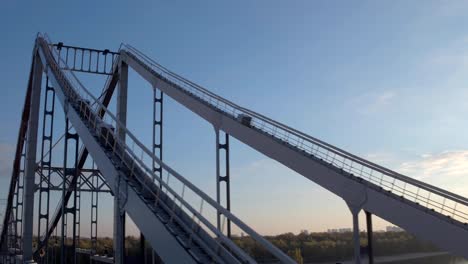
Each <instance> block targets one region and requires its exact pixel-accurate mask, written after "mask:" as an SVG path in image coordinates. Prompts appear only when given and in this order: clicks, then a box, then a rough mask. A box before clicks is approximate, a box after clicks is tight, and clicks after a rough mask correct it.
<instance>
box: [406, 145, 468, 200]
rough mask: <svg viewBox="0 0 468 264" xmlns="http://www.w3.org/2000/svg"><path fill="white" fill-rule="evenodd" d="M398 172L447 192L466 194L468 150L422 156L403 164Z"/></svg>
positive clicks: (467, 187) (467, 189)
mask: <svg viewBox="0 0 468 264" xmlns="http://www.w3.org/2000/svg"><path fill="white" fill-rule="evenodd" d="M398 171H399V172H401V173H402V174H405V175H408V176H410V177H412V178H416V179H420V180H422V181H424V182H427V183H430V184H433V185H436V186H437V187H440V188H443V189H447V190H448V191H452V192H456V193H459V194H461V195H467V194H468V150H455V151H444V152H441V153H435V154H432V153H427V154H423V155H421V156H420V158H418V159H416V160H412V161H408V162H403V163H402V164H401V166H400V167H399V169H398Z"/></svg>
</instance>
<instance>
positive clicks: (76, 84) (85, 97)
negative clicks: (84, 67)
mask: <svg viewBox="0 0 468 264" xmlns="http://www.w3.org/2000/svg"><path fill="white" fill-rule="evenodd" d="M38 41H39V44H42V45H41V48H42V49H43V50H44V52H45V53H47V52H48V53H47V54H48V55H50V57H47V60H48V63H49V65H55V66H57V64H56V62H55V57H54V50H53V49H52V50H51V49H49V47H48V40H47V39H46V37H39V38H38ZM55 55H56V54H55ZM56 58H57V59H61V58H60V57H58V56H57V57H56ZM62 61H63V60H62ZM64 65H66V64H64ZM65 67H67V66H65ZM51 69H52V70H53V71H54V72H55V74H57V75H59V76H60V77H62V81H64V83H65V84H66V85H65V86H68V87H64V89H68V90H67V92H69V93H70V94H68V95H67V98H68V100H73V101H74V102H78V100H79V101H80V102H83V101H89V105H88V103H86V104H87V106H89V107H92V106H93V105H95V104H97V105H99V106H100V107H101V109H104V111H106V115H105V117H104V118H103V119H100V120H98V118H97V117H96V116H94V115H91V114H90V115H89V116H88V118H90V120H89V121H90V123H91V124H92V125H94V128H95V129H97V128H98V127H99V126H100V125H102V122H104V124H105V123H107V124H110V125H113V126H114V127H117V128H118V129H119V130H121V131H123V132H124V134H125V136H126V142H123V141H122V140H120V139H119V137H117V136H114V137H113V140H115V143H114V144H117V143H119V145H121V146H123V149H124V150H125V151H126V152H127V153H129V154H130V155H131V156H133V157H134V160H136V161H137V162H138V163H139V164H135V163H133V164H132V165H137V166H140V167H142V169H143V171H145V172H147V173H148V174H151V175H152V176H153V179H147V178H148V177H144V179H143V180H144V181H143V184H145V183H146V184H149V182H148V180H157V181H159V183H160V184H161V186H163V187H164V188H165V189H166V191H169V192H170V193H171V194H172V195H173V196H174V198H175V199H177V200H179V201H180V202H181V205H182V203H183V204H184V206H185V208H187V209H188V210H190V211H192V212H193V210H195V209H193V206H191V205H190V204H189V203H188V202H186V201H185V200H184V190H185V187H183V191H182V195H179V194H178V193H177V192H175V191H174V190H173V189H172V187H171V186H169V177H170V176H172V177H173V178H175V179H177V180H178V181H179V182H180V183H181V184H182V186H186V187H187V188H188V189H189V190H191V191H192V192H193V194H195V195H197V196H198V197H199V198H200V199H201V204H202V205H203V204H204V203H207V204H209V205H211V206H212V207H213V209H214V210H216V211H218V212H219V213H220V214H221V215H223V216H224V217H225V218H227V219H229V220H230V221H231V223H233V224H235V225H236V226H237V227H238V228H239V229H241V230H242V231H244V232H245V233H246V234H248V235H250V236H251V237H252V238H253V239H254V240H256V242H257V243H259V244H261V245H262V246H263V247H264V248H265V249H267V250H268V251H269V252H270V253H271V254H272V255H274V256H275V257H276V258H278V259H279V260H280V261H281V262H283V263H294V261H293V260H292V259H291V258H290V257H289V256H287V255H286V254H285V253H284V252H282V251H281V250H279V249H278V248H276V247H275V246H273V244H271V243H270V242H269V241H268V240H266V239H265V238H263V237H262V236H260V235H259V234H258V233H257V232H255V230H253V229H252V228H250V227H249V226H247V225H246V224H245V223H243V222H242V221H241V220H240V219H239V218H237V217H236V216H234V215H233V214H232V213H231V212H229V211H228V210H226V209H225V208H223V207H222V206H221V205H220V204H219V203H217V202H216V201H215V200H213V199H212V198H211V197H209V196H208V195H206V194H205V193H204V192H203V191H201V190H200V189H198V188H197V187H196V186H195V185H193V184H192V183H191V182H190V181H188V180H187V179H185V178H184V177H183V176H181V175H180V174H178V173H177V172H176V171H174V170H173V169H171V168H170V167H169V166H167V165H166V164H165V163H163V162H162V161H161V160H160V159H159V158H158V157H156V156H155V155H153V153H152V152H151V151H149V150H148V149H147V148H146V147H145V146H144V145H143V144H142V143H141V142H140V141H139V140H138V139H137V138H136V137H135V136H134V135H133V134H132V133H131V132H130V131H129V130H128V129H127V128H126V127H125V125H123V124H122V123H121V122H120V121H119V120H118V119H117V117H115V116H114V115H113V114H112V113H111V112H110V111H108V109H107V108H106V107H105V106H104V105H103V104H102V103H101V102H100V101H99V100H98V99H97V98H96V97H94V95H93V94H92V93H91V92H89V91H88V90H87V89H86V88H85V87H84V86H83V85H82V83H81V82H80V81H79V79H78V78H76V76H75V74H74V73H73V72H72V71H69V70H66V69H67V68H65V69H64V68H63V67H62V69H59V68H58V67H55V68H54V67H51ZM72 96H73V97H72ZM80 105H81V106H82V105H83V104H80ZM91 118H93V119H91ZM99 123H101V124H99ZM106 140H107V138H106ZM130 142H131V143H133V145H132V147H130V145H129V144H130ZM135 147H137V148H138V149H137V150H138V151H139V155H136V154H135V153H136V151H137V150H136V149H135ZM113 151H114V152H116V151H118V150H117V148H116V147H115V145H114V148H113ZM145 158H146V159H148V160H145ZM148 162H156V163H158V164H159V165H160V166H161V167H162V168H163V170H164V171H166V172H167V182H164V181H163V180H162V179H160V178H159V177H155V176H154V173H153V172H152V170H151V169H150V168H149V166H148V164H147V163H148ZM140 180H141V179H140ZM158 194H159V193H158ZM155 198H156V200H158V199H159V197H158V196H157V197H155ZM202 205H201V208H202ZM200 211H201V210H200ZM195 216H196V217H197V218H198V219H199V220H200V221H202V222H203V223H204V224H205V226H206V227H207V228H208V229H209V230H210V231H211V232H212V233H214V234H215V235H216V236H217V237H218V238H219V239H220V240H221V241H223V242H224V243H223V244H220V243H219V242H218V241H217V240H216V243H217V244H218V245H219V246H223V245H224V246H225V245H228V246H229V248H230V250H233V252H236V254H238V255H241V256H242V255H244V254H245V253H244V252H242V251H239V248H238V247H237V246H236V245H235V244H234V243H233V241H232V240H230V239H229V238H227V237H226V236H225V235H224V234H223V233H222V232H221V231H220V230H218V229H217V228H215V227H214V225H213V224H212V223H211V222H210V221H209V220H208V219H206V218H205V217H204V216H203V215H202V213H201V212H199V213H198V214H194V217H195ZM247 259H249V258H247Z"/></svg>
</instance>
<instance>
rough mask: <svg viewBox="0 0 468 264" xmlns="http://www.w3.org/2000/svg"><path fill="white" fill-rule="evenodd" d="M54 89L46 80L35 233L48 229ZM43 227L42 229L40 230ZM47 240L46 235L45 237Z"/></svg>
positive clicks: (44, 256)
mask: <svg viewBox="0 0 468 264" xmlns="http://www.w3.org/2000/svg"><path fill="white" fill-rule="evenodd" d="M54 109H55V90H54V88H53V87H51V86H50V84H49V79H48V78H47V80H46V88H45V94H44V110H43V122H42V141H41V161H40V166H39V167H38V170H39V174H40V177H39V186H38V188H39V205H38V206H39V208H38V225H37V234H38V235H40V234H42V231H43V230H48V229H49V203H50V184H49V183H50V176H51V174H52V145H53V134H54V132H53V131H54ZM42 228H43V230H42ZM45 239H46V240H48V237H46V238H45ZM48 250H49V248H48V244H46V245H45V247H44V249H43V250H42V251H41V256H42V257H41V259H40V262H41V263H48V262H49V254H48Z"/></svg>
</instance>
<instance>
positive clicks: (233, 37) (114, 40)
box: [0, 1, 468, 234]
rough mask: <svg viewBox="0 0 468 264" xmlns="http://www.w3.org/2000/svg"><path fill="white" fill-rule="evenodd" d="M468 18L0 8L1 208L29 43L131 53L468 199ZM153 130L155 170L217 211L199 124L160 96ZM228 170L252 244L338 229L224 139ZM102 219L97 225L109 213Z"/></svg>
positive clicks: (389, 10) (430, 13) (137, 105)
mask: <svg viewBox="0 0 468 264" xmlns="http://www.w3.org/2000/svg"><path fill="white" fill-rule="evenodd" d="M110 6H112V9H110V8H108V7H110ZM467 12H468V2H465V1H450V2H440V1H424V2H422V1H411V2H408V1H387V2H384V1H379V2H377V1H363V2H354V3H351V2H344V1H327V2H325V1H324V2H318V1H297V2H290V1H288V2H281V1H255V2H253V1H236V2H232V3H226V2H223V3H220V2H216V1H207V2H203V3H200V2H184V3H182V2H166V1H155V2H150V1H146V2H145V3H141V4H135V3H129V2H125V1H112V2H107V3H104V2H96V3H95V2H89V3H86V4H85V3H84V2H79V3H62V2H60V1H57V2H56V3H53V2H44V3H42V2H41V3H35V2H34V3H17V2H6V3H3V4H2V9H1V10H0V14H1V16H0V22H1V23H0V30H1V32H3V36H4V37H3V38H2V42H1V43H0V48H1V50H2V51H3V60H2V63H0V72H1V73H0V75H1V78H2V80H3V90H2V91H3V93H2V96H1V99H0V100H1V101H0V111H1V112H2V114H1V120H2V123H3V124H2V132H1V133H0V194H1V195H2V196H3V197H6V194H7V189H8V182H9V178H10V172H11V165H12V158H13V153H14V148H15V144H16V136H17V131H18V128H19V119H20V115H21V110H22V109H21V107H22V104H23V100H24V94H25V89H26V83H27V77H28V71H29V67H30V62H31V52H32V47H33V45H34V39H35V36H36V33H37V32H39V31H40V32H47V33H48V34H49V35H50V36H51V38H52V39H53V40H54V41H56V42H57V41H63V42H64V43H66V44H71V45H78V46H85V47H94V48H102V49H104V48H109V49H112V50H117V49H118V48H119V45H120V43H121V42H125V43H129V44H132V45H134V46H135V47H137V48H139V49H140V50H142V51H143V52H145V53H146V54H148V55H149V56H150V57H151V58H153V59H155V60H156V61H158V62H160V63H161V64H163V65H165V66H167V67H168V68H170V69H171V70H173V71H174V72H176V73H178V74H180V75H182V76H184V77H187V78H188V79H190V80H192V81H193V82H195V83H198V84H200V85H202V86H205V87H207V88H208V89H210V90H211V91H213V92H215V93H218V94H219V95H221V96H223V97H226V98H227V99H229V100H231V101H233V102H235V103H237V104H239V105H241V106H244V107H246V108H250V109H252V110H255V111H257V112H260V113H262V114H265V115H267V116H269V117H270V118H272V119H275V120H278V121H280V122H282V123H285V124H288V125H289V126H291V127H294V128H296V129H298V130H300V131H303V132H305V133H307V134H310V135H312V136H314V137H317V138H319V139H322V140H324V141H326V142H328V143H330V144H333V145H336V146H338V147H340V148H343V149H345V150H347V151H349V152H351V153H354V154H357V155H359V156H362V157H364V158H367V159H369V160H371V161H374V162H376V163H378V164H380V165H384V166H387V167H389V168H391V169H393V170H396V171H398V172H401V173H403V174H406V175H408V176H410V177H414V178H417V179H420V180H422V181H424V182H428V183H431V184H434V185H436V186H438V187H441V188H445V189H447V190H450V191H453V192H456V193H459V194H461V195H464V196H467V195H468V178H467V177H466V175H467V174H468V146H467V144H468V143H467V142H468V134H467V133H464V132H463V131H465V130H466V129H467V127H468V126H467V125H466V124H467V122H466V121H465V119H466V116H468V104H467V103H466V101H467V100H468V89H467V85H468V80H467V78H466V72H467V71H468V48H467V47H468V29H467V28H466V25H467V24H468V17H467V16H466V15H465V14H466V13H467ZM129 78H130V80H129V87H130V88H129V89H130V90H129V106H130V109H129V122H128V123H129V127H130V129H131V130H132V131H134V132H135V134H136V135H137V136H138V137H139V138H140V139H141V140H142V141H143V142H145V143H146V144H150V142H151V118H152V105H151V99H150V97H151V94H152V92H151V89H150V87H149V85H148V84H146V83H144V82H143V81H142V79H140V78H139V77H138V76H137V75H136V74H135V73H134V72H130V77H129ZM101 83H102V82H101V81H99V80H94V79H88V80H86V84H87V85H89V86H90V88H91V90H93V91H99V90H100V89H101V88H102V84H101ZM58 109H60V108H58ZM57 119H59V118H57ZM61 124H63V120H60V121H58V122H57V124H56V127H59V126H61ZM57 129H58V130H60V129H61V130H62V131H63V127H60V128H57ZM164 129H165V139H164V140H165V145H164V160H165V161H166V162H167V163H168V164H169V165H170V166H171V167H173V168H174V169H175V170H177V171H178V172H180V173H181V174H182V175H184V177H186V178H188V179H190V180H192V181H193V182H194V183H195V184H196V185H197V186H198V187H200V188H201V189H203V190H204V191H206V192H207V193H208V194H210V195H211V196H212V197H214V194H215V166H214V164H215V156H214V155H215V151H214V150H215V139H214V130H213V128H212V127H211V125H209V124H208V123H207V122H205V121H204V120H202V119H201V118H199V117H198V116H196V115H195V114H193V113H190V112H189V111H188V110H187V109H185V108H183V107H182V106H180V105H178V104H176V103H175V102H174V101H173V100H170V99H169V98H167V100H166V105H165V128H164ZM56 135H59V134H56ZM231 166H232V167H231V170H232V199H233V201H232V211H233V212H234V213H235V214H236V215H237V216H239V217H240V218H241V219H243V220H244V221H245V222H246V223H248V224H249V225H251V226H252V227H253V228H254V229H255V230H257V231H258V232H260V233H262V234H278V233H283V232H295V233H297V232H299V231H300V230H303V229H307V230H311V231H326V230H327V229H331V228H340V227H351V214H350V213H349V211H348V209H347V207H346V205H345V203H344V201H343V200H342V199H340V198H338V197H337V196H335V195H333V194H331V193H329V192H328V191H326V190H324V189H323V188H321V187H319V186H317V185H316V184H314V183H312V182H311V181H309V180H307V179H305V178H304V177H302V176H300V175H298V174H296V173H294V172H292V171H291V170H290V169H288V168H286V167H284V166H282V165H280V164H278V163H277V162H275V161H273V160H270V159H268V158H266V157H265V156H263V155H261V154H259V153H257V152H256V151H254V150H252V149H250V148H249V147H248V146H245V145H243V144H241V143H239V142H237V141H236V140H233V142H232V149H231ZM103 202H104V203H105V202H107V203H108V205H110V199H109V200H108V201H103ZM36 209H37V207H36V208H35V211H36ZM84 215H85V214H84ZM101 216H102V218H101V219H102V220H103V222H104V221H110V220H111V219H112V209H111V206H108V207H107V208H103V209H102V211H101V212H100V217H101ZM375 225H376V226H375V229H383V228H384V226H386V225H388V224H387V223H385V222H383V221H376V222H375ZM361 226H362V227H363V226H364V221H362V220H361ZM83 232H88V231H87V230H83ZM100 232H102V233H100V234H106V233H108V234H110V232H111V227H109V226H108V225H103V226H102V227H100ZM85 234H86V233H85Z"/></svg>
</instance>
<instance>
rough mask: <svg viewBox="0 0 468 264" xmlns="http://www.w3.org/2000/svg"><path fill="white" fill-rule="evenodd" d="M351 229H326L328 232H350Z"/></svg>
mask: <svg viewBox="0 0 468 264" xmlns="http://www.w3.org/2000/svg"><path fill="white" fill-rule="evenodd" d="M352 231H353V230H352V229H351V228H333V229H328V230H327V232H328V233H348V232H352Z"/></svg>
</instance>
